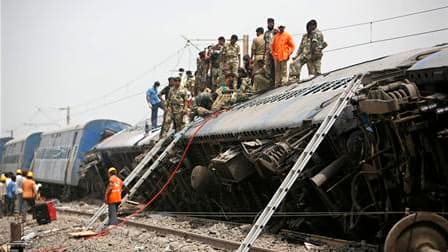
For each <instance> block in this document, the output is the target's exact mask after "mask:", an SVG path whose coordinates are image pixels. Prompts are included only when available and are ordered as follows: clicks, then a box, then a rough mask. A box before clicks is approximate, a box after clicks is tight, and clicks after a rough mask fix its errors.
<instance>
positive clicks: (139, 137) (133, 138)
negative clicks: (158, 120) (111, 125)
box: [95, 125, 160, 150]
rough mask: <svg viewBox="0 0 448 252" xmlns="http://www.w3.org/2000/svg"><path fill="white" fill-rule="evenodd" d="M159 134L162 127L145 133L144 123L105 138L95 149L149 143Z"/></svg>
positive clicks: (128, 146)
mask: <svg viewBox="0 0 448 252" xmlns="http://www.w3.org/2000/svg"><path fill="white" fill-rule="evenodd" d="M159 134H160V128H156V129H153V130H150V131H149V132H148V133H146V134H145V127H144V126H143V125H136V126H134V127H132V128H129V129H126V130H123V131H121V132H119V133H117V134H115V135H113V136H111V137H109V138H107V139H105V140H104V141H102V142H101V143H99V144H98V145H96V147H95V149H97V150H113V149H122V148H131V147H135V146H143V145H148V144H151V142H153V141H155V140H157V139H158V137H159Z"/></svg>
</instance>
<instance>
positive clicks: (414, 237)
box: [384, 212, 448, 252]
mask: <svg viewBox="0 0 448 252" xmlns="http://www.w3.org/2000/svg"><path fill="white" fill-rule="evenodd" d="M447 249H448V221H447V220H446V219H445V218H443V217H441V216H440V215H437V214H434V213H427V212H419V213H414V214H411V215H408V216H406V217H404V218H403V219H401V220H400V221H398V222H397V223H396V224H395V225H394V226H393V227H392V229H391V230H390V231H389V233H388V234H387V237H386V242H385V243H384V251H385V252H395V251H416V252H430V251H447Z"/></svg>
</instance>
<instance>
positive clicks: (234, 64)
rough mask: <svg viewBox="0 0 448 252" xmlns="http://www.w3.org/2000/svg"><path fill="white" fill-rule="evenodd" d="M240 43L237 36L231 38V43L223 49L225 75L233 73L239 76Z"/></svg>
mask: <svg viewBox="0 0 448 252" xmlns="http://www.w3.org/2000/svg"><path fill="white" fill-rule="evenodd" d="M237 41H238V36H237V35H235V34H234V35H232V37H230V43H228V44H226V45H225V46H224V48H223V49H222V53H221V58H222V62H223V73H224V74H225V75H227V74H228V73H232V74H233V75H234V76H238V69H239V67H240V46H239V45H238V44H237V43H236V42H237Z"/></svg>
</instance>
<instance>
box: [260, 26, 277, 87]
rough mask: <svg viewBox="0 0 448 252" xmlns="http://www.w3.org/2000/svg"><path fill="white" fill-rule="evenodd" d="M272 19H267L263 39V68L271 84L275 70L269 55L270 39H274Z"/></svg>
mask: <svg viewBox="0 0 448 252" xmlns="http://www.w3.org/2000/svg"><path fill="white" fill-rule="evenodd" d="M274 25H275V22H274V19H273V18H268V19H267V30H266V31H265V33H264V35H263V38H264V46H265V53H264V68H265V69H266V73H267V75H268V77H269V78H270V79H271V82H272V83H274V77H275V76H274V75H275V69H274V59H273V58H272V54H271V44H272V39H273V38H274Z"/></svg>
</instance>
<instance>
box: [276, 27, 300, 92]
mask: <svg viewBox="0 0 448 252" xmlns="http://www.w3.org/2000/svg"><path fill="white" fill-rule="evenodd" d="M294 49H295V44H294V40H293V39H292V36H291V35H290V34H289V33H287V32H285V25H284V24H280V25H279V26H278V32H277V33H276V34H275V35H274V38H273V39H272V44H271V54H272V57H273V58H274V65H275V87H279V86H281V85H282V84H284V83H285V82H286V81H287V72H286V71H287V66H288V60H289V57H290V56H291V54H292V53H293V52H294Z"/></svg>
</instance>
